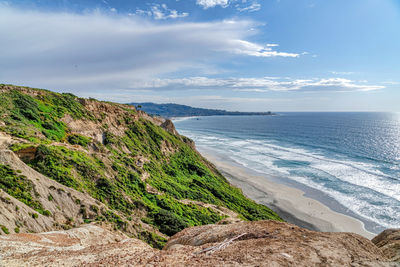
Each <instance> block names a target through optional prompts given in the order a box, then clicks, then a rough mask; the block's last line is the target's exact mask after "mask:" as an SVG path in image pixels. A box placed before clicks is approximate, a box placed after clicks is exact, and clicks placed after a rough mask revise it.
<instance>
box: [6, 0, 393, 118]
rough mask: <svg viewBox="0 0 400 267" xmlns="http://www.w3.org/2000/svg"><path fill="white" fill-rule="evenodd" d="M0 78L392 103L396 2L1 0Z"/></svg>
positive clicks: (73, 87)
mask: <svg viewBox="0 0 400 267" xmlns="http://www.w3.org/2000/svg"><path fill="white" fill-rule="evenodd" d="M0 34H1V36H2V37H1V42H0V51H2V52H0V82H2V83H12V84H17V85H27V86H32V87H39V88H47V89H50V90H54V91H59V92H65V91H68V92H72V93H74V94H76V95H79V96H83V97H95V98H98V99H101V100H111V101H117V102H122V103H126V102H144V101H151V102H157V103H167V102H174V103H180V104H188V105H192V106H196V107H206V108H223V109H228V110H243V111H267V110H273V111H396V112H399V111H400V104H399V102H400V1H397V0H351V1H348V0H347V1H345V0H329V1H328V0H325V1H322V0H154V1H133V0H129V1H127V0H115V1H112V0H81V1H78V0H37V1H33V0H31V1H28V0H18V1H11V0H8V1H4V0H0Z"/></svg>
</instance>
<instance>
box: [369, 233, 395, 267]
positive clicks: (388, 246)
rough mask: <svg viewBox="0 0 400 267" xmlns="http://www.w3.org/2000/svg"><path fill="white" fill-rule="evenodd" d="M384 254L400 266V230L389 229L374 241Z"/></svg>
mask: <svg viewBox="0 0 400 267" xmlns="http://www.w3.org/2000/svg"><path fill="white" fill-rule="evenodd" d="M372 242H373V243H374V244H375V245H376V246H377V247H379V248H380V249H381V250H382V252H383V254H384V255H385V256H386V257H387V258H388V259H390V260H392V261H396V262H398V264H399V266H400V229H387V230H385V231H383V232H382V233H380V234H379V235H377V236H376V237H375V238H373V239H372Z"/></svg>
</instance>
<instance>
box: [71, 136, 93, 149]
mask: <svg viewBox="0 0 400 267" xmlns="http://www.w3.org/2000/svg"><path fill="white" fill-rule="evenodd" d="M67 139H68V142H69V143H70V144H71V145H80V146H82V147H87V146H88V144H89V143H90V142H91V141H92V140H91V138H89V137H86V136H83V135H79V134H71V135H69V136H68V138H67Z"/></svg>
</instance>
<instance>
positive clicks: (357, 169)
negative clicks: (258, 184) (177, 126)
mask: <svg viewBox="0 0 400 267" xmlns="http://www.w3.org/2000/svg"><path fill="white" fill-rule="evenodd" d="M182 132H183V133H184V134H185V135H187V136H189V137H190V138H192V139H193V140H194V141H195V142H196V144H197V145H199V146H205V147H210V148H213V149H215V150H216V151H217V152H219V153H221V154H224V155H226V156H227V157H229V158H231V159H232V160H234V161H235V162H237V163H239V164H242V165H243V166H245V167H247V168H251V169H254V170H256V171H259V172H262V173H265V174H268V175H274V176H284V177H287V178H289V179H293V180H295V181H297V182H300V183H302V184H304V185H307V186H310V187H312V188H314V189H317V190H320V191H322V192H324V193H326V194H328V195H329V196H331V197H332V198H334V199H335V200H337V201H338V202H339V203H341V204H342V205H344V206H346V207H348V208H349V209H350V210H351V211H353V212H355V213H356V214H358V215H360V216H362V217H364V218H367V219H370V220H373V221H375V222H377V223H379V224H380V225H382V226H385V227H400V212H398V210H397V209H396V206H395V205H396V203H398V202H399V201H400V181H398V182H396V180H393V177H390V176H388V175H386V174H384V173H383V172H381V171H380V170H378V169H377V167H378V166H376V165H374V164H373V163H368V162H361V161H355V160H354V159H343V156H341V157H340V158H339V157H334V156H329V157H328V156H326V155H323V154H322V153H318V151H311V150H306V149H304V148H299V147H289V146H288V145H282V144H279V143H278V142H276V141H272V140H256V139H246V140H245V139H234V138H229V137H227V136H222V135H217V134H210V133H201V134H199V133H193V132H190V131H182ZM278 160H285V161H287V162H294V161H296V162H297V161H302V162H306V163H307V164H309V165H305V166H302V165H299V166H297V167H296V168H295V169H294V168H293V167H292V166H277V165H276V163H275V162H276V161H278ZM296 171H304V172H305V173H312V174H314V175H322V174H323V175H324V177H325V176H326V177H329V179H331V180H332V181H331V182H332V183H336V185H337V186H340V187H341V188H351V189H352V190H353V189H354V190H355V189H357V190H356V191H357V193H356V192H349V193H348V194H346V193H343V192H341V191H338V190H335V189H333V184H330V185H331V187H329V186H327V185H325V184H323V183H322V182H321V183H318V182H316V181H315V180H313V177H311V176H310V175H308V176H307V175H305V176H299V175H296V173H295V172H296ZM314 179H315V178H314ZM374 197H375V198H382V199H383V198H384V199H385V200H384V202H385V203H384V204H385V206H382V205H374V204H373V200H374Z"/></svg>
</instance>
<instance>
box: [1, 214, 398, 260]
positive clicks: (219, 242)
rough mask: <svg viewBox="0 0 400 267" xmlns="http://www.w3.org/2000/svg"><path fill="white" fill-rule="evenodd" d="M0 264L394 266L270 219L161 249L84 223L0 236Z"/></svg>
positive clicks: (352, 245) (193, 232) (338, 240)
mask: <svg viewBox="0 0 400 267" xmlns="http://www.w3.org/2000/svg"><path fill="white" fill-rule="evenodd" d="M0 255H2V258H0V266H2V264H3V265H4V266H307V267H308V266H396V263H394V262H389V261H388V260H387V259H386V258H385V257H384V255H383V254H382V252H381V250H380V249H379V248H378V247H376V246H375V245H374V244H373V243H372V242H371V241H369V240H368V239H366V238H363V237H361V236H359V235H356V234H351V233H320V232H314V231H309V230H306V229H303V228H300V227H297V226H294V225H291V224H287V223H282V222H276V221H258V222H242V223H236V224H230V225H206V226H199V227H192V228H188V229H185V230H183V231H182V232H180V233H178V234H176V235H175V236H173V237H172V238H171V239H170V240H169V242H168V243H167V245H166V247H165V248H164V249H163V250H161V251H160V250H156V249H153V248H151V247H150V246H149V245H147V244H145V243H144V242H142V241H140V240H137V239H131V238H128V237H127V236H125V235H123V234H121V233H118V232H115V231H111V230H107V229H105V228H104V226H101V225H86V226H84V227H81V228H76V229H72V230H68V231H59V232H49V233H41V234H13V235H8V236H0Z"/></svg>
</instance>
